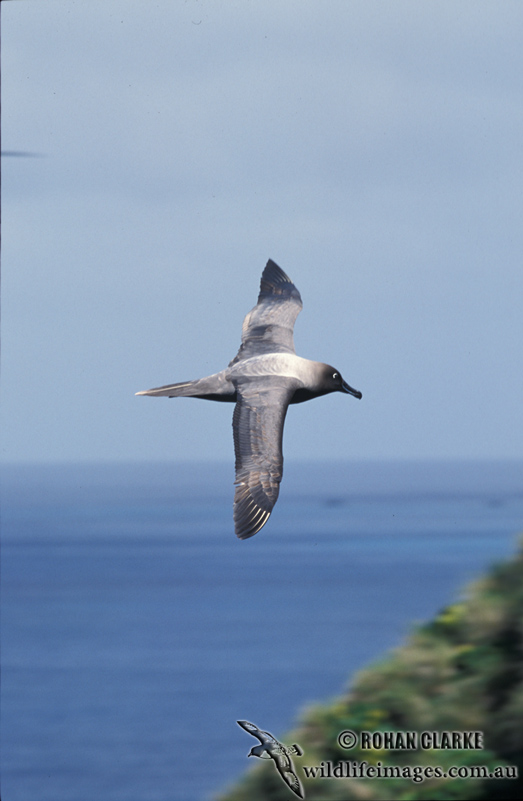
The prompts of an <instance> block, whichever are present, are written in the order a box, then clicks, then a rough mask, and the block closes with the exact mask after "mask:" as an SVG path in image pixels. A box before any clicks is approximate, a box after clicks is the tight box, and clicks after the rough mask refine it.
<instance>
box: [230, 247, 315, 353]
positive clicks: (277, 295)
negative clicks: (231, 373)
mask: <svg viewBox="0 0 523 801" xmlns="http://www.w3.org/2000/svg"><path fill="white" fill-rule="evenodd" d="M301 309H302V302H301V296H300V293H299V292H298V290H297V289H296V287H295V286H294V284H293V283H292V281H291V279H290V278H289V276H288V275H286V274H285V273H284V272H283V270H281V269H280V268H279V267H278V265H277V264H275V262H273V261H272V260H271V259H269V261H268V262H267V265H266V267H265V269H264V271H263V273H262V277H261V283H260V294H259V295H258V303H257V305H256V306H255V307H254V309H252V310H251V311H250V312H249V314H248V315H247V316H246V318H245V320H244V321H243V328H242V344H241V346H240V350H239V351H238V353H237V354H236V356H235V357H234V359H233V360H232V361H231V362H230V365H229V366H231V365H233V364H236V363H237V362H239V361H241V360H242V359H249V358H250V357H251V356H259V355H260V354H263V353H295V350H294V337H293V330H294V323H295V322H296V317H297V316H298V314H299V313H300V311H301Z"/></svg>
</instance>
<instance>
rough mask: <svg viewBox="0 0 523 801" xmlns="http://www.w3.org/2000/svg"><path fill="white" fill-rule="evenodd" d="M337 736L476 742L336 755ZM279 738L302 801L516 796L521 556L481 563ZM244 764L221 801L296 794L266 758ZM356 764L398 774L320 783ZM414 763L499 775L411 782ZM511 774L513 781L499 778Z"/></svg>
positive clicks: (280, 800)
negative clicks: (477, 740) (458, 736)
mask: <svg viewBox="0 0 523 801" xmlns="http://www.w3.org/2000/svg"><path fill="white" fill-rule="evenodd" d="M347 636H348V637H349V636H350V633H349V632H348V633H347ZM343 731H354V732H355V733H356V734H357V735H358V736H359V739H360V740H361V732H362V731H367V732H378V731H381V732H389V731H390V732H400V731H405V732H416V733H417V736H418V740H419V737H420V735H421V733H422V732H429V733H433V732H438V733H443V732H449V733H452V732H483V740H484V742H483V746H484V747H483V749H482V750H478V749H476V750H471V749H462V750H456V749H435V748H430V747H429V748H426V749H422V748H421V747H420V744H419V742H418V747H417V748H416V750H388V749H385V748H382V750H372V749H364V748H362V747H361V744H358V745H357V746H356V747H354V748H352V749H350V750H347V749H343V748H342V747H341V746H340V745H339V743H338V736H339V734H340V732H343ZM276 736H278V734H276ZM429 736H430V735H429ZM440 736H444V735H440ZM477 736H478V737H479V736H480V735H477ZM279 739H280V740H281V741H282V742H283V743H285V744H291V743H298V744H299V745H300V746H301V748H302V749H303V751H304V754H303V756H301V757H296V756H293V757H292V760H293V764H294V768H295V770H296V773H297V775H298V776H299V778H300V780H301V782H302V784H303V788H304V791H305V796H306V798H307V799H308V801H320V800H321V801H349V799H387V800H388V799H405V801H407V799H415V800H416V801H417V800H418V799H419V800H420V801H421V800H422V799H445V801H447V800H449V799H479V798H487V799H512V798H513V799H516V798H517V799H519V798H523V780H522V778H521V777H522V776H523V552H522V551H520V552H519V553H518V554H517V555H516V556H515V557H514V558H513V559H512V560H510V561H509V562H507V563H504V564H501V565H499V566H496V567H494V568H492V569H491V570H490V571H489V573H488V574H487V575H486V576H485V577H484V578H483V579H481V580H480V581H478V582H476V583H475V584H474V585H472V586H471V587H470V588H469V589H468V591H467V593H466V595H465V596H464V600H463V601H462V602H460V603H456V604H454V605H453V606H449V607H447V608H446V609H444V610H443V611H442V612H441V613H440V614H439V615H438V616H437V617H436V618H435V619H434V620H432V621H431V622H430V623H427V624H426V625H423V626H421V627H420V628H418V629H416V630H415V631H414V632H413V633H412V635H411V636H410V637H409V639H408V641H407V643H406V644H405V645H404V646H402V647H400V648H398V649H397V650H395V651H392V652H391V653H389V654H387V655H386V656H385V658H384V659H383V661H381V662H378V663H377V664H374V665H373V666H372V667H370V668H368V669H366V670H364V671H362V672H361V673H359V674H358V675H357V676H356V679H355V681H354V684H353V686H352V688H351V689H350V690H349V692H348V693H347V694H346V695H342V696H340V697H339V698H336V699H335V700H334V701H333V702H331V703H329V704H325V705H318V706H314V707H311V708H309V709H308V710H307V711H306V712H305V714H304V716H303V720H302V723H301V725H300V726H299V728H298V729H296V730H294V731H293V732H290V733H288V734H286V735H284V736H282V737H279ZM253 742H254V744H256V743H257V741H253ZM425 744H426V745H427V744H428V745H430V744H431V743H430V741H429V742H428V743H425ZM255 761H256V763H257V765H256V767H255V768H254V769H251V770H249V771H248V772H247V774H246V775H245V777H244V778H242V779H241V780H240V781H239V782H238V784H237V785H236V786H235V787H233V788H232V789H231V790H230V791H229V792H226V793H225V794H223V795H221V796H219V799H220V801H262V799H263V801H268V800H269V799H270V801H289V799H292V798H296V797H297V796H296V795H294V794H293V793H292V792H291V791H290V790H289V789H288V787H286V785H285V784H284V782H283V781H282V779H281V778H280V776H279V774H278V772H277V770H276V768H275V765H274V762H273V760H272V759H264V760H258V759H256V760H255ZM363 761H365V762H366V763H367V765H371V766H374V768H375V769H376V768H377V767H379V768H380V769H381V770H383V767H384V766H392V769H394V770H396V772H399V773H401V775H402V776H407V778H371V779H368V778H366V779H361V778H359V777H358V776H357V775H356V777H354V778H335V776H331V777H330V778H326V777H325V776H326V774H327V773H328V771H329V767H330V770H331V772H332V771H334V770H335V769H337V772H338V773H340V772H341V771H342V770H347V769H348V768H347V767H346V766H344V765H341V767H340V763H347V762H349V763H355V762H357V763H361V762H363ZM328 762H330V766H329V765H328V764H327V763H328ZM322 763H323V778H322V777H321V771H319V772H318V775H317V776H316V778H310V777H309V778H307V777H306V775H305V772H304V766H306V767H309V768H310V767H314V766H318V767H321V765H322ZM414 766H422V767H421V768H419V769H422V768H425V767H428V768H429V771H427V773H429V774H430V768H432V770H433V771H435V770H436V767H439V768H441V772H443V773H446V772H447V771H448V770H449V769H450V768H453V767H457V768H459V769H460V773H461V774H462V775H465V771H466V770H471V769H472V768H474V770H475V766H486V768H487V770H488V772H489V773H492V774H498V775H503V776H504V778H503V779H496V778H481V777H480V778H459V777H456V778H451V777H450V776H448V775H447V777H442V778H435V777H434V776H432V777H429V778H425V777H422V779H423V780H422V781H420V780H419V777H418V779H417V780H416V779H415V778H414V773H415V771H414ZM506 766H509V767H508V768H507V767H506ZM510 766H512V767H510ZM354 770H356V771H357V770H358V768H354V767H353V771H354ZM505 771H506V772H505ZM514 775H517V776H519V777H520V778H506V777H507V776H509V777H510V776H514Z"/></svg>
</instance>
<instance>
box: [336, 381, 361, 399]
mask: <svg viewBox="0 0 523 801" xmlns="http://www.w3.org/2000/svg"><path fill="white" fill-rule="evenodd" d="M341 391H342V392H346V393H347V395H354V397H355V398H358V399H360V398H361V397H362V395H361V392H359V391H358V390H357V389H353V388H352V387H349V385H348V384H347V382H346V381H342V382H341Z"/></svg>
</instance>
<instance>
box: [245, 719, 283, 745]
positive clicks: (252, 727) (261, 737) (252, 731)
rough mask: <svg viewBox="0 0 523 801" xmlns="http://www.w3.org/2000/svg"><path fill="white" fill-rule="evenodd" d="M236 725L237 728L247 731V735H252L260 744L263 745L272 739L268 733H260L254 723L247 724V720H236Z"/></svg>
mask: <svg viewBox="0 0 523 801" xmlns="http://www.w3.org/2000/svg"><path fill="white" fill-rule="evenodd" d="M236 723H237V724H238V726H241V727H242V729H245V731H248V732H249V734H252V736H253V737H257V738H258V740H259V741H260V743H262V744H264V743H265V742H266V740H267V739H273V740H274V738H273V736H272V734H269V732H268V731H262V730H261V729H259V728H258V726H256V725H255V724H254V723H249V721H248V720H237V721H236Z"/></svg>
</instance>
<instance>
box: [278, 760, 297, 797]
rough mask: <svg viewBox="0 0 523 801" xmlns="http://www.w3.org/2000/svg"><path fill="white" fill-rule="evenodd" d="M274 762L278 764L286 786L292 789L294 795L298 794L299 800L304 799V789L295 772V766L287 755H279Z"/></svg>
mask: <svg viewBox="0 0 523 801" xmlns="http://www.w3.org/2000/svg"><path fill="white" fill-rule="evenodd" d="M274 762H275V763H276V767H277V768H278V773H279V774H280V776H281V777H282V779H283V781H284V782H285V784H286V785H287V786H288V787H290V789H291V790H292V792H293V793H296V795H297V796H298V798H304V795H303V787H302V786H301V782H300V780H299V779H298V777H297V775H296V773H295V772H294V765H293V764H292V761H291V760H290V758H289V757H288V756H287V754H279V755H278V756H276V757H274Z"/></svg>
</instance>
